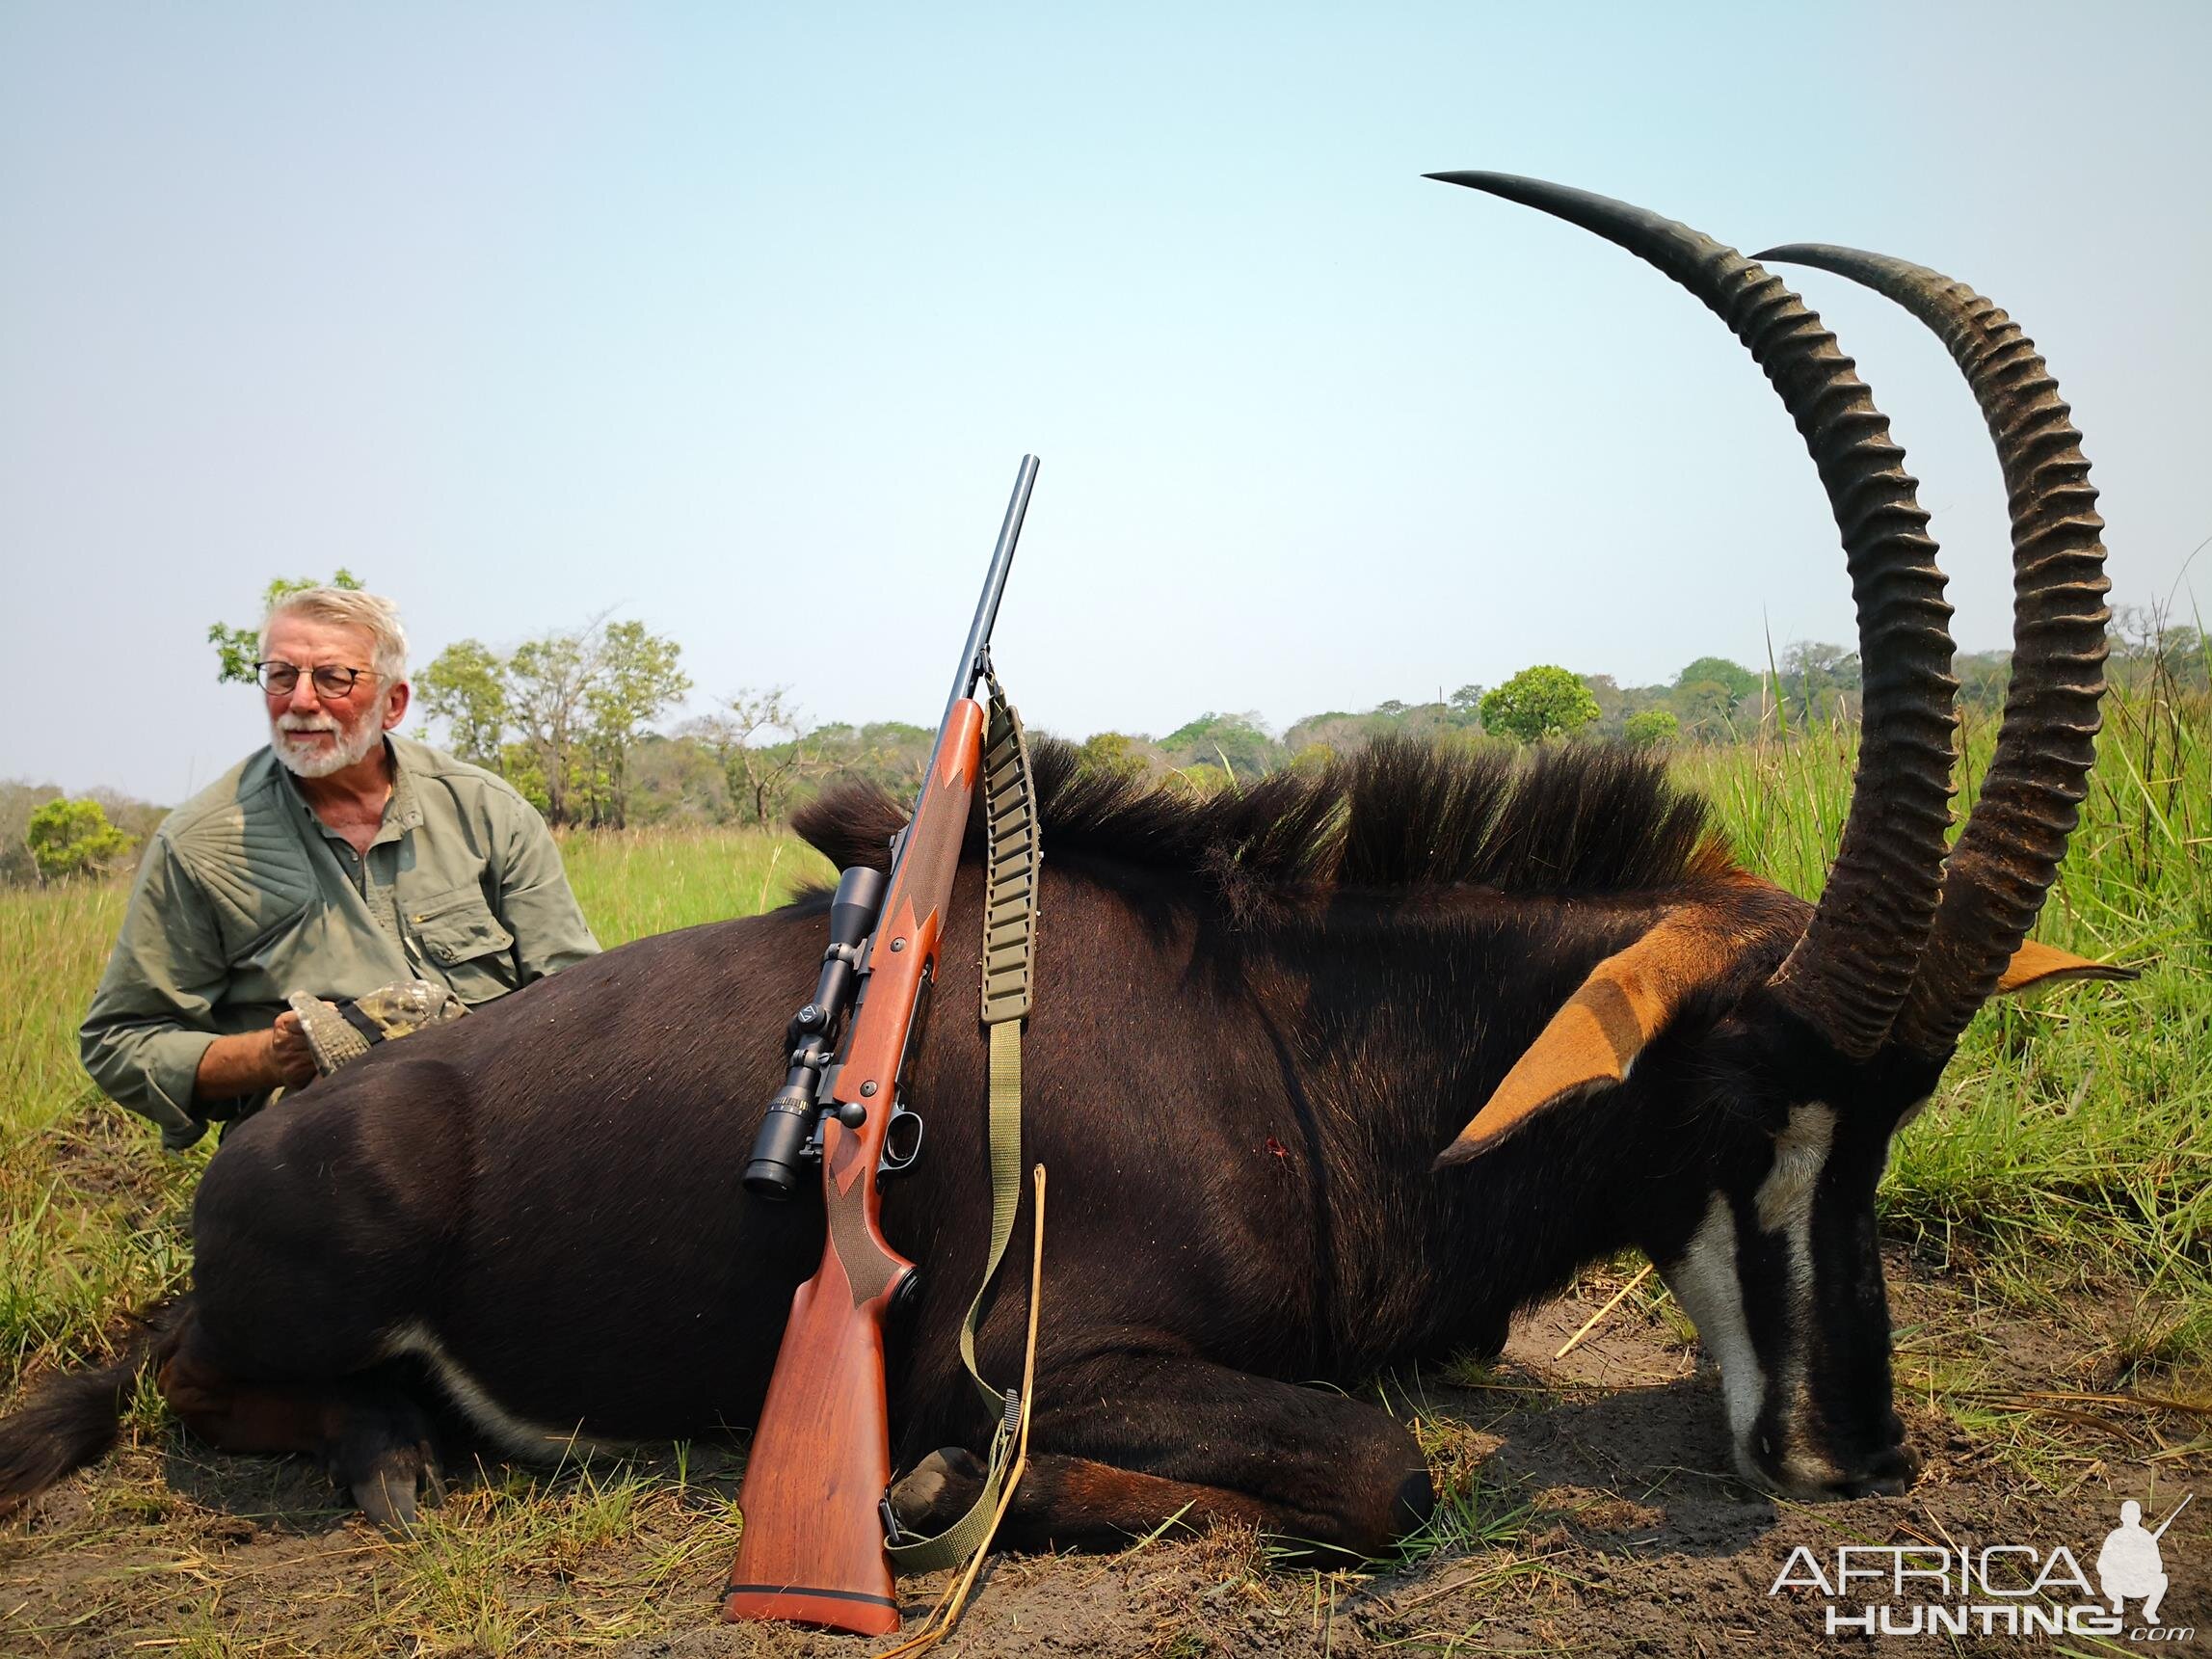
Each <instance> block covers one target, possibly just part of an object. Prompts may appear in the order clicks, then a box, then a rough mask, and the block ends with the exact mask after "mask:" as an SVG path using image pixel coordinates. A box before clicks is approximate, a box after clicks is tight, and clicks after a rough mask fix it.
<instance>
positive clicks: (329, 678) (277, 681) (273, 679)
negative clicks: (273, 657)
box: [253, 662, 369, 703]
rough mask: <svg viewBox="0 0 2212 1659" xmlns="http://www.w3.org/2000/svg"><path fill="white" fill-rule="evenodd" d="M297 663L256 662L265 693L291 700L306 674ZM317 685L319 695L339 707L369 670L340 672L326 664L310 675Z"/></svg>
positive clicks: (257, 676) (254, 671)
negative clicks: (338, 704)
mask: <svg viewBox="0 0 2212 1659" xmlns="http://www.w3.org/2000/svg"><path fill="white" fill-rule="evenodd" d="M302 672H303V671H302V669H301V668H300V666H299V664H298V663H294V662H256V663H255V664H253V678H254V679H255V680H257V681H259V682H260V683H261V689H262V690H264V691H266V692H267V693H269V695H270V696H272V697H289V696H291V694H292V692H293V689H294V688H295V687H296V686H298V684H299V683H300V675H301V673H302ZM306 672H307V674H308V678H309V679H310V680H312V681H313V682H314V686H315V695H316V696H317V697H320V698H322V699H323V700H324V701H325V702H327V703H335V702H336V701H337V700H338V699H339V698H341V697H343V696H345V695H346V693H347V692H349V691H351V690H352V689H353V688H354V682H356V681H358V680H360V677H361V676H362V675H364V674H366V673H368V672H369V671H368V670H367V669H365V668H339V667H337V666H335V665H334V664H331V663H325V664H324V665H323V666H322V667H320V668H316V669H313V670H309V671H306Z"/></svg>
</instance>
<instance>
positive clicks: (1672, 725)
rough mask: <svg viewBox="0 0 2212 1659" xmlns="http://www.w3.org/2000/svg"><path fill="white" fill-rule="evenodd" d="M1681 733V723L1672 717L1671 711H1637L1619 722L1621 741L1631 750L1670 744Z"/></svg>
mask: <svg viewBox="0 0 2212 1659" xmlns="http://www.w3.org/2000/svg"><path fill="white" fill-rule="evenodd" d="M1681 731H1682V722H1681V721H1679V720H1677V719H1676V718H1675V717H1674V710H1673V709H1638V710H1637V711H1636V712H1635V713H1633V714H1631V715H1630V716H1629V717H1628V718H1627V719H1626V720H1623V721H1622V722H1621V726H1620V736H1621V741H1622V742H1624V743H1627V744H1628V745H1629V746H1630V747H1631V748H1637V749H1649V748H1652V747H1654V746H1655V745H1657V744H1660V743H1671V742H1673V741H1674V739H1675V737H1676V736H1678V735H1679V734H1680V733H1681Z"/></svg>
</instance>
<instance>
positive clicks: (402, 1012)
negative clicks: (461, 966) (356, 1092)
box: [284, 979, 468, 1077]
mask: <svg viewBox="0 0 2212 1659" xmlns="http://www.w3.org/2000/svg"><path fill="white" fill-rule="evenodd" d="M284 1001H285V1003H286V1004H287V1005H288V1006H289V1007H290V1008H291V1010H292V1012H294V1013H295V1014H297V1015H299V1016H300V1030H302V1031H304V1032H305V1033H306V1038H307V1048H308V1050H309V1051H310V1052H311V1053H312V1054H313V1055H314V1057H315V1070H316V1071H317V1072H319V1073H320V1074H322V1075H323V1076H325V1077H328V1076H329V1075H330V1074H331V1073H332V1072H334V1071H336V1070H337V1069H338V1067H340V1066H342V1065H345V1064H347V1063H348V1062H350V1061H353V1060H358V1059H360V1057H361V1056H363V1055H365V1054H367V1053H368V1052H369V1045H370V1044H371V1043H372V1042H388V1041H390V1040H391V1039H392V1038H393V1037H404V1036H408V1035H410V1034H412V1033H413V1032H415V1031H419V1030H427V1029H428V1028H429V1027H432V1026H442V1025H444V1024H445V1023H446V1022H447V1021H449V1020H458V1019H459V1018H460V1017H461V1016H462V1015H463V1014H466V1012H468V1006H467V1004H466V1003H464V1002H462V1000H461V999H460V998H459V997H457V996H455V995H454V994H453V993H452V992H451V991H449V990H447V989H446V988H445V987H444V986H443V985H433V984H431V983H430V982H429V981H428V980H425V979H402V980H400V981H399V983H398V984H396V985H385V986H381V987H380V988H378V989H377V990H374V991H370V992H368V993H366V994H365V995H363V996H360V997H356V998H355V999H354V1000H353V1001H352V1002H350V1003H349V1002H342V1001H341V1002H334V1003H333V1002H331V1001H329V1000H327V999H325V998H322V997H317V996H312V995H310V994H309V993H307V992H306V991H294V992H293V993H292V994H291V995H290V996H289V997H287V998H285V999H284Z"/></svg>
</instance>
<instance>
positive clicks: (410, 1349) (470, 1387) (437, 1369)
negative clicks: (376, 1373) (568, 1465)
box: [383, 1325, 620, 1463]
mask: <svg viewBox="0 0 2212 1659" xmlns="http://www.w3.org/2000/svg"><path fill="white" fill-rule="evenodd" d="M403 1353H412V1354H415V1355H417V1356H419V1357H420V1358H421V1359H423V1360H424V1361H426V1362H427V1363H428V1364H429V1366H430V1370H431V1375H432V1376H434V1377H436V1378H438V1382H439V1386H440V1387H441V1388H443V1389H444V1390H445V1392H446V1394H447V1396H448V1397H450V1398H451V1400H452V1401H453V1404H454V1405H457V1406H459V1407H460V1409H461V1413H462V1415H463V1416H465V1417H466V1418H467V1419H468V1421H469V1422H470V1423H472V1424H474V1425H475V1426H476V1427H477V1428H478V1429H480V1430H482V1431H483V1432H484V1433H485V1434H486V1435H487V1436H488V1437H490V1438H491V1439H492V1440H493V1441H495V1442H497V1444H498V1445H499V1447H500V1449H501V1450H502V1451H505V1452H507V1453H509V1454H511V1455H512V1456H514V1457H517V1458H524V1459H527V1460H529V1461H532V1462H539V1463H547V1462H557V1461H559V1460H560V1459H561V1458H563V1457H565V1456H567V1455H568V1454H569V1453H571V1452H603V1451H613V1450H619V1449H620V1448H618V1447H614V1446H612V1445H610V1444H609V1443H608V1442H607V1441H603V1440H592V1439H588V1438H586V1437H585V1436H584V1435H582V1434H580V1433H577V1432H575V1431H574V1430H560V1429H548V1428H545V1427H543V1426H541V1425H539V1424H536V1423H530V1422H526V1421H524V1420H523V1419H522V1418H520V1417H517V1416H516V1415H514V1413H512V1412H511V1411H509V1410H508V1409H507V1408H506V1407H505V1406H503V1405H500V1404H499V1403H498V1402H497V1401H496V1400H494V1399H493V1398H492V1396H491V1395H490V1394H488V1393H486V1392H485V1390H484V1385H483V1384H482V1383H480V1382H478V1381H477V1380H476V1378H473V1377H471V1376H469V1375H468V1373H467V1372H466V1371H464V1370H462V1369H461V1366H460V1364H459V1362H458V1361H456V1360H455V1359H454V1357H453V1356H452V1355H451V1354H449V1353H447V1352H446V1351H445V1349H444V1348H443V1346H442V1345H441V1344H440V1342H439V1340H438V1338H436V1337H435V1336H432V1335H431V1334H430V1332H429V1331H427V1330H425V1329H424V1328H423V1327H422V1326H421V1325H402V1326H401V1327H400V1328H399V1329H398V1330H397V1331H395V1332H393V1333H392V1334H391V1335H390V1336H388V1337H386V1338H385V1343H384V1354H383V1357H385V1358H386V1359H395V1358H397V1357H398V1356H399V1355H401V1354H403Z"/></svg>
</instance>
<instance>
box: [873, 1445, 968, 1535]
mask: <svg viewBox="0 0 2212 1659" xmlns="http://www.w3.org/2000/svg"><path fill="white" fill-rule="evenodd" d="M985 1472H986V1471H985V1469H984V1467H983V1459H982V1458H978V1457H976V1456H975V1454H974V1453H973V1452H970V1451H967V1450H965V1449H964V1448H962V1447H959V1446H945V1447H941V1448H939V1449H938V1450H937V1451H934V1452H932V1453H930V1454H929V1456H928V1457H926V1458H922V1459H921V1461H920V1462H919V1463H917V1464H915V1466H914V1467H913V1469H912V1470H911V1471H909V1472H908V1473H907V1474H906V1475H905V1476H904V1477H902V1478H901V1479H899V1480H897V1481H895V1482H893V1484H892V1488H891V1512H892V1514H893V1516H895V1517H896V1518H897V1521H898V1530H899V1531H900V1532H906V1533H919V1534H927V1533H934V1532H942V1531H943V1530H944V1529H945V1528H946V1527H948V1526H950V1525H951V1524H952V1523H953V1522H954V1521H956V1520H958V1519H959V1518H960V1517H961V1516H962V1515H963V1514H964V1513H966V1512H967V1510H968V1506H969V1505H970V1504H973V1502H974V1501H975V1497H976V1494H977V1493H978V1492H980V1491H982V1489H983V1476H984V1474H985Z"/></svg>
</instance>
